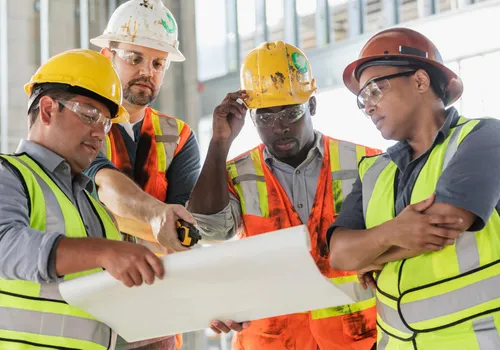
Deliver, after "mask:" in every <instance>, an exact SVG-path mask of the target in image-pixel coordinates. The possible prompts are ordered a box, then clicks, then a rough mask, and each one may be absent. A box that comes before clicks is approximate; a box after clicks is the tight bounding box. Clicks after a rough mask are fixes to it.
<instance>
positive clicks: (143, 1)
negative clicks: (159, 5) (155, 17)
mask: <svg viewBox="0 0 500 350" xmlns="http://www.w3.org/2000/svg"><path fill="white" fill-rule="evenodd" d="M139 5H141V6H144V7H145V8H148V9H150V10H152V9H153V4H150V3H149V0H142V3H140V4H139Z"/></svg>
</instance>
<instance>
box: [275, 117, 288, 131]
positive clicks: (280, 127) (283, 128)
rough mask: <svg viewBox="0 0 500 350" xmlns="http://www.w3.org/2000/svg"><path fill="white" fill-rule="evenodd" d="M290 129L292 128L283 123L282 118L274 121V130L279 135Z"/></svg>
mask: <svg viewBox="0 0 500 350" xmlns="http://www.w3.org/2000/svg"><path fill="white" fill-rule="evenodd" d="M289 131H290V128H289V127H288V125H287V124H285V123H283V121H282V120H281V118H277V119H276V120H275V121H274V126H273V132H274V133H275V134H277V135H284V134H286V133H287V132H289Z"/></svg>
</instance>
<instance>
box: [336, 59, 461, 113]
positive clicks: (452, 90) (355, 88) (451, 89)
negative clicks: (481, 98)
mask: <svg viewBox="0 0 500 350" xmlns="http://www.w3.org/2000/svg"><path fill="white" fill-rule="evenodd" d="M405 58H406V59H408V60H409V61H413V62H415V61H420V62H422V63H426V64H429V65H431V66H434V67H435V68H437V69H439V70H440V71H442V72H443V73H444V75H445V76H446V78H447V80H448V87H447V89H446V93H447V96H448V98H449V101H447V104H446V105H447V106H449V105H451V104H453V103H454V102H456V101H457V100H458V99H459V98H460V96H462V93H463V90H464V86H463V83H462V80H461V79H460V77H459V76H458V75H456V74H455V72H453V71H452V70H451V69H449V68H448V67H446V66H445V65H443V64H440V63H438V62H436V61H434V60H430V59H427V58H424V57H418V58H416V57H415V56H414V55H404V54H400V55H376V56H369V57H364V58H361V59H358V60H356V61H354V62H352V63H351V64H349V65H348V66H347V67H346V68H345V69H344V74H343V80H344V84H345V86H346V87H347V88H348V89H349V90H350V91H351V92H352V93H353V94H355V95H356V94H357V93H358V92H359V89H360V86H359V81H358V79H357V78H356V75H355V74H356V70H357V69H358V67H360V66H361V65H363V64H364V63H367V62H369V61H375V60H380V61H383V60H391V59H398V60H401V59H405ZM387 65H391V64H390V63H388V64H387ZM381 66H382V64H381Z"/></svg>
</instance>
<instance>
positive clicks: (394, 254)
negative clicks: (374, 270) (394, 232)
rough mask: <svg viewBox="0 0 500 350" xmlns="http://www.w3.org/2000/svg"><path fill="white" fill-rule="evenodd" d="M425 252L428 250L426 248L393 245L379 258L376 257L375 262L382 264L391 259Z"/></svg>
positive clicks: (406, 257)
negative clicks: (416, 248)
mask: <svg viewBox="0 0 500 350" xmlns="http://www.w3.org/2000/svg"><path fill="white" fill-rule="evenodd" d="M425 252H426V251H424V250H414V249H406V248H401V247H398V246H392V247H390V248H389V249H388V250H387V251H386V252H385V253H382V254H381V255H380V256H379V257H378V258H376V259H375V261H374V262H373V264H375V265H382V264H385V263H388V262H391V261H398V260H403V259H409V258H413V257H415V256H418V255H421V254H423V253H425Z"/></svg>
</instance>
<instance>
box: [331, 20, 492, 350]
mask: <svg viewBox="0 0 500 350" xmlns="http://www.w3.org/2000/svg"><path fill="white" fill-rule="evenodd" d="M344 82H345V84H346V86H347V87H348V88H349V90H351V91H352V92H353V93H354V94H355V95H356V96H357V104H358V106H359V108H360V109H362V110H363V111H364V112H365V114H366V115H367V116H368V117H369V118H370V119H371V120H372V121H373V123H374V124H375V126H376V128H377V129H378V130H379V131H380V133H381V134H382V136H383V137H384V138H385V139H391V140H396V141H398V143H397V144H396V145H394V146H392V147H390V148H389V149H388V150H387V152H386V153H383V154H381V155H376V156H373V157H365V158H364V159H363V160H362V161H361V162H360V164H359V175H358V179H357V180H356V182H355V184H354V186H353V190H352V192H351V194H350V195H349V196H348V197H347V198H346V200H345V202H344V205H343V208H342V211H341V213H340V215H339V216H338V218H337V220H336V221H335V222H334V223H333V225H332V227H331V228H330V229H329V231H328V239H329V241H330V262H331V266H332V267H333V268H338V269H347V270H358V271H359V275H360V277H361V279H362V280H363V284H365V283H368V284H370V285H371V286H372V287H374V288H376V289H377V314H378V315H377V326H378V340H377V348H378V349H386V350H391V349H430V350H433V349H436V350H437V349H468V350H478V349H497V348H499V347H500V338H499V335H498V334H499V329H500V326H499V325H500V311H498V310H499V306H500V291H499V290H500V289H499V288H498V285H499V283H500V270H499V268H500V264H499V262H500V235H499V232H500V215H499V210H500V203H499V201H500V181H499V179H500V122H499V121H498V120H494V119H467V118H465V117H462V116H460V115H459V114H458V111H457V110H456V109H455V108H454V107H451V105H452V104H453V103H454V102H455V101H457V100H458V99H459V98H460V96H461V94H462V91H463V86H462V81H461V80H460V78H459V77H458V76H457V75H456V74H455V73H454V72H453V71H451V70H450V69H449V68H447V67H446V66H445V65H444V63H443V59H442V58H441V55H440V53H439V51H438V49H437V48H436V46H435V45H434V44H433V43H432V42H431V41H430V40H429V39H428V38H426V37H425V36H424V35H422V34H420V33H418V32H416V31H413V30H410V29H406V28H393V29H389V30H385V31H382V32H380V33H378V34H376V35H375V36H374V37H372V38H371V39H370V40H369V41H368V42H367V43H366V45H365V46H364V48H363V49H362V50H361V54H360V57H359V59H358V60H356V61H355V62H353V63H352V64H350V65H349V66H348V67H347V68H346V69H345V71H344ZM373 271H381V272H380V273H379V274H378V278H377V280H376V282H375V280H374V278H373V275H372V272H373Z"/></svg>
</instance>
